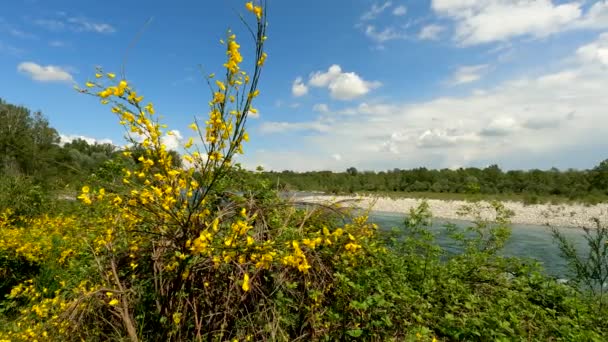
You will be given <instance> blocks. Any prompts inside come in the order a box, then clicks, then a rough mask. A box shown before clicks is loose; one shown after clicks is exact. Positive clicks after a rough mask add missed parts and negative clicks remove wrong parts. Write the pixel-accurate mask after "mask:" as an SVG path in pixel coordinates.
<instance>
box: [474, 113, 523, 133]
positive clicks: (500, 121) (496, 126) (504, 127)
mask: <svg viewBox="0 0 608 342" xmlns="http://www.w3.org/2000/svg"><path fill="white" fill-rule="evenodd" d="M518 128H519V125H518V123H517V121H516V120H515V119H514V118H512V117H509V116H503V117H498V118H494V119H492V121H490V123H489V124H488V125H487V127H484V128H482V130H481V132H480V134H481V135H485V136H489V137H492V136H505V135H509V134H513V133H514V132H516V131H517V129H518Z"/></svg>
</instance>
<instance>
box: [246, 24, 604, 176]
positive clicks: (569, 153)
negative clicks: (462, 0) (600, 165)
mask: <svg viewBox="0 0 608 342" xmlns="http://www.w3.org/2000/svg"><path fill="white" fill-rule="evenodd" d="M607 47H608V34H604V35H601V36H599V37H598V38H597V39H595V40H594V41H592V42H589V43H587V44H582V46H580V48H578V49H574V50H573V51H572V54H571V56H568V57H567V58H564V59H562V60H559V61H555V62H554V63H550V64H549V63H547V65H545V67H546V68H551V69H550V70H551V71H550V72H544V73H533V72H531V70H522V72H521V76H520V77H513V78H511V79H510V80H505V81H503V82H501V83H500V84H498V85H494V86H490V87H483V88H477V89H476V91H474V92H471V93H468V94H463V95H458V96H450V97H437V98H434V99H431V100H428V101H425V102H409V103H400V102H374V103H369V102H368V103H361V104H354V105H353V106H352V107H351V108H343V109H340V110H338V111H334V112H335V114H336V115H339V116H332V117H331V119H333V120H324V121H321V119H319V120H316V121H310V122H299V123H280V124H276V127H277V129H276V131H278V132H283V131H287V130H292V131H293V130H296V129H300V130H303V129H307V130H312V131H314V134H299V135H293V136H290V139H297V140H296V143H297V144H301V145H302V146H304V147H303V148H302V149H300V150H297V149H296V150H294V149H292V150H289V151H287V150H286V148H284V147H281V146H276V147H275V148H274V149H269V150H268V151H266V153H265V154H259V155H255V156H253V157H254V158H255V159H256V161H257V163H258V164H259V163H263V164H265V165H267V166H268V167H269V168H271V169H279V170H280V169H294V170H307V169H311V168H314V169H334V170H344V169H345V168H346V167H349V166H353V165H354V166H355V167H357V168H358V169H376V170H378V169H385V170H386V169H392V168H394V167H400V168H410V167H419V166H427V167H435V168H436V167H451V166H454V165H462V166H469V165H487V164H488V163H498V164H499V165H501V167H504V168H549V167H551V166H557V167H560V168H561V167H590V166H592V165H587V164H585V163H587V162H588V160H590V158H592V157H593V156H599V157H601V155H602V154H603V153H604V152H605V150H606V148H608V143H607V142H606V136H608V116H606V115H605V113H606V108H608V97H607V96H606V95H605V92H606V91H605V89H608V68H607V67H606V64H605V60H604V59H603V56H604V55H603V51H604V49H605V48H607ZM339 72H341V70H340V71H339ZM339 72H338V70H337V69H336V68H334V74H337V73H339ZM323 74H326V73H323ZM318 76H319V77H317V78H316V82H318V84H320V85H325V86H327V85H328V84H329V83H330V81H329V79H331V77H330V78H329V79H326V78H324V77H323V75H318ZM320 116H323V114H320ZM281 128H282V129H281ZM315 128H316V129H315ZM267 133H271V132H267ZM328 147H331V150H330V151H331V152H330V153H331V154H339V155H340V156H341V160H340V161H337V160H331V159H330V158H327V157H326V156H327V155H328ZM579 151H580V152H581V153H579ZM582 152H584V153H582ZM585 156H586V157H585ZM589 156H592V157H589ZM599 157H598V158H599ZM584 158H587V159H584Z"/></svg>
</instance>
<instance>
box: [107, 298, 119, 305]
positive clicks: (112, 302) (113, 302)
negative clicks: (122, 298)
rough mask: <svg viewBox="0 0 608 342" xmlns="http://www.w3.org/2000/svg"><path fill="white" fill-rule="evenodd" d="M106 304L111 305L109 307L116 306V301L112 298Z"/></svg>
mask: <svg viewBox="0 0 608 342" xmlns="http://www.w3.org/2000/svg"><path fill="white" fill-rule="evenodd" d="M108 304H109V305H111V306H115V305H118V299H116V298H114V299H112V300H111V301H110V302H109V303H108Z"/></svg>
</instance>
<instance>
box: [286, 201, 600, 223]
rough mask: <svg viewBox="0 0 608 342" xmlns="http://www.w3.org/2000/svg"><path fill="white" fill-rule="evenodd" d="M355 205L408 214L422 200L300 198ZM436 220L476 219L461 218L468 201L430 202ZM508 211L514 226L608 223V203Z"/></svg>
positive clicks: (515, 205)
mask: <svg viewBox="0 0 608 342" xmlns="http://www.w3.org/2000/svg"><path fill="white" fill-rule="evenodd" d="M345 200H346V201H353V202H349V205H351V206H353V207H360V208H363V209H368V208H369V209H371V210H374V211H384V212H393V213H403V214H406V213H408V212H409V210H410V209H411V208H414V207H417V206H418V205H419V204H420V202H421V201H422V199H414V198H400V199H392V198H387V197H370V196H329V195H315V196H305V197H298V201H303V202H316V203H318V202H323V203H331V202H336V201H345ZM427 202H428V204H429V206H430V209H431V211H432V213H433V216H434V217H438V218H443V219H461V220H473V219H474V218H473V217H470V216H469V217H467V216H461V215H459V214H458V211H459V209H460V208H462V206H464V205H466V204H470V202H466V201H444V200H436V199H428V200H427ZM503 204H504V205H505V207H506V208H508V209H510V210H512V211H513V213H514V214H515V215H514V216H513V217H511V222H512V223H517V224H531V225H546V224H549V225H551V226H560V227H583V226H587V227H590V228H591V227H594V223H593V222H592V219H593V218H594V217H596V218H599V219H600V220H601V221H605V220H606V218H607V217H608V203H601V204H597V205H592V206H588V205H583V204H557V205H553V204H534V205H524V204H523V203H520V202H510V201H509V202H503Z"/></svg>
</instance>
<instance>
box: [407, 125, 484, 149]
mask: <svg viewBox="0 0 608 342" xmlns="http://www.w3.org/2000/svg"><path fill="white" fill-rule="evenodd" d="M479 141H480V139H479V136H478V135H477V134H475V133H472V132H469V133H466V134H458V133H457V132H452V131H450V130H447V129H428V130H426V131H424V132H423V133H422V134H421V135H420V136H419V137H418V141H417V142H416V145H417V146H418V147H421V148H438V147H450V146H456V145H459V144H463V143H478V142H479Z"/></svg>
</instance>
